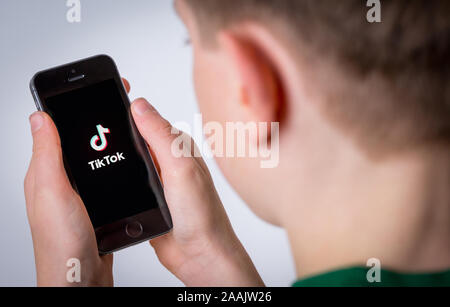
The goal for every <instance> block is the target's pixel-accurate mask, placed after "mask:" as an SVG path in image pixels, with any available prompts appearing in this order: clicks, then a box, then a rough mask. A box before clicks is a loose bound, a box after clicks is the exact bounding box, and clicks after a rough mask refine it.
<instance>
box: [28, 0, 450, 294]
mask: <svg viewBox="0 0 450 307" xmlns="http://www.w3.org/2000/svg"><path fill="white" fill-rule="evenodd" d="M176 9H177V11H178V13H179V15H180V16H181V18H182V19H183V21H184V22H185V24H186V26H187V28H188V30H189V33H190V35H191V40H192V45H193V49H194V58H195V61H194V62H195V64H194V79H195V86H196V92H197V96H198V101H199V105H200V109H201V111H202V114H203V118H204V120H205V121H206V122H210V121H216V122H219V123H221V124H222V126H225V123H226V122H237V121H241V122H256V123H272V122H279V125H280V129H279V135H273V134H272V133H273V131H271V130H267V131H260V133H259V134H258V135H257V136H253V139H251V140H250V141H251V142H252V143H254V144H259V141H260V140H262V139H268V140H274V139H277V141H278V142H279V149H280V157H279V165H278V166H277V167H275V168H272V169H264V168H261V167H260V159H255V158H229V157H227V158H220V157H219V158H217V161H218V164H219V166H220V167H221V169H222V171H223V172H224V174H225V176H226V177H227V179H228V180H229V181H230V183H231V184H232V186H233V187H234V188H235V189H236V191H238V193H239V194H240V195H241V197H242V198H243V199H244V200H245V201H246V203H247V204H248V205H249V206H250V207H251V208H252V210H253V211H254V212H255V213H256V214H257V215H258V216H260V217H261V218H263V219H264V220H266V221H268V222H270V223H273V224H275V225H279V226H280V227H283V228H284V229H286V231H287V234H288V237H289V241H290V244H291V249H292V252H293V254H294V260H295V263H296V269H297V275H298V278H299V281H298V282H297V283H296V285H298V286H302V285H318V284H320V285H370V283H369V279H370V278H367V275H366V273H367V270H368V269H367V268H364V267H365V265H366V263H367V261H368V260H369V259H376V260H379V263H381V267H382V268H383V269H384V270H383V271H382V275H381V285H398V286H405V285H406V286H408V285H450V271H448V270H449V268H450V192H449V189H448V187H449V182H450V155H449V145H450V144H449V143H450V142H449V141H450V97H449V95H450V89H449V87H448V86H447V82H448V80H449V67H450V65H449V58H450V42H449V39H448V38H449V37H450V36H449V34H450V18H449V17H450V4H449V3H448V1H430V0H427V1H426V0H418V1H414V2H413V1H402V0H399V1H385V2H383V3H382V22H381V23H369V22H368V21H367V19H366V11H367V7H365V5H364V4H362V2H361V1H357V0H349V1H342V2H339V4H337V3H334V2H333V3H331V2H329V1H320V0H304V1H296V0H277V1H269V0H266V1H263V0H259V1H257V0H246V1H242V0H241V1H239V0H228V1H222V0H209V1H204V0H179V1H176ZM125 83H126V86H127V87H128V89H129V85H128V83H127V82H125ZM132 111H133V116H134V119H135V121H136V124H137V126H138V128H139V130H140V132H141V134H142V136H143V137H144V139H145V140H146V141H147V142H148V144H149V146H150V148H151V149H152V151H153V153H154V156H155V159H156V160H157V162H158V164H159V168H160V173H161V177H162V181H163V184H164V190H165V194H166V198H167V202H168V204H169V207H170V210H171V213H172V217H173V223H174V229H173V231H172V232H171V233H169V234H167V235H165V236H162V237H159V238H157V239H155V240H152V241H151V244H152V246H153V247H154V248H155V251H156V253H157V255H158V257H159V259H160V261H161V262H162V264H163V265H164V266H166V268H167V269H169V270H170V271H171V272H172V273H173V274H174V275H175V276H177V277H178V278H179V279H180V280H181V281H182V282H184V283H185V284H186V285H188V286H262V285H263V282H262V280H261V278H260V277H259V275H258V273H257V271H256V269H255V267H254V266H253V264H252V262H251V259H250V258H249V257H248V255H247V253H246V252H245V249H244V248H243V246H242V245H241V243H240V242H239V240H238V239H237V237H236V235H235V234H234V232H233V230H232V228H231V225H230V223H229V221H228V218H227V216H226V213H225V211H224V209H223V206H222V204H221V202H220V199H219V197H218V195H217V193H216V192H215V189H214V186H213V183H212V180H211V178H210V175H209V173H208V170H207V168H206V166H205V164H204V162H203V161H202V159H200V158H195V157H181V158H176V157H174V155H173V154H172V152H171V144H172V143H173V142H174V140H175V138H176V137H177V136H176V135H174V134H172V133H171V125H170V124H169V123H168V122H167V121H166V120H164V119H163V118H161V116H160V115H159V114H158V113H157V112H156V111H155V110H154V109H153V108H152V107H151V105H150V104H149V103H148V102H147V101H145V100H144V99H138V100H136V101H135V102H133V105H132ZM30 122H31V127H32V133H33V139H34V150H33V158H32V161H31V165H30V169H29V172H28V174H27V178H26V180H25V194H26V199H27V212H28V217H29V221H30V225H31V230H32V234H33V243H34V248H35V257H36V267H37V278H38V284H39V285H67V281H66V269H67V268H66V266H65V263H66V261H67V260H68V259H70V258H78V259H80V261H81V263H82V266H81V268H82V276H83V279H82V284H83V285H112V283H113V278H112V256H107V257H99V256H98V253H97V248H96V242H95V235H94V231H93V229H92V225H91V224H90V221H89V217H88V215H87V213H86V210H85V208H84V205H83V203H82V201H81V199H80V198H79V196H78V195H77V194H76V193H75V192H74V191H73V190H72V188H71V186H70V183H69V182H68V180H67V176H66V173H65V171H64V167H63V163H62V158H61V149H60V146H59V137H58V134H57V131H56V128H55V126H54V125H53V123H52V122H51V120H50V118H49V117H48V115H46V114H43V113H35V114H33V115H32V116H31V118H30ZM274 143H275V142H274ZM258 146H259V145H258ZM242 174H245V176H242ZM184 195H189V197H185V196H184Z"/></svg>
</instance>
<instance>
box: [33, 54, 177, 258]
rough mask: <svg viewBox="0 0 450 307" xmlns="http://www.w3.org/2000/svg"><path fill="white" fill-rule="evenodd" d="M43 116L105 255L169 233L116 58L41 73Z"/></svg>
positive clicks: (37, 81) (37, 88)
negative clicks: (51, 124)
mask: <svg viewBox="0 0 450 307" xmlns="http://www.w3.org/2000/svg"><path fill="white" fill-rule="evenodd" d="M30 88H31V92H32V95H33V98H34V100H35V103H36V106H37V108H38V110H39V111H43V112H46V113H48V114H49V115H50V117H51V118H52V119H53V121H54V123H55V125H56V127H57V129H58V132H59V135H60V138H61V146H62V151H63V156H64V164H65V169H66V172H67V174H68V177H69V179H70V181H71V184H72V186H73V188H74V189H75V191H77V193H78V194H79V195H80V197H81V199H82V200H83V202H84V204H85V206H86V209H87V212H88V213H89V217H90V219H91V222H92V224H93V226H94V229H95V234H96V237H97V244H98V250H99V253H100V254H108V253H112V252H114V251H117V250H119V249H122V248H125V247H128V246H131V245H134V244H137V243H140V242H143V241H145V240H149V239H151V238H154V237H156V236H159V235H162V234H165V233H167V232H169V231H170V230H171V229H172V219H171V216H170V212H169V209H168V207H167V203H166V201H165V198H164V192H163V188H162V185H161V180H160V178H159V175H158V172H157V171H156V168H155V165H154V163H153V160H152V157H151V155H150V152H149V149H148V147H147V144H146V143H145V141H144V140H143V138H142V137H141V135H140V134H139V132H138V130H137V128H136V125H135V123H134V121H133V117H132V115H131V110H130V101H129V99H128V95H127V93H126V90H125V88H124V85H123V82H122V79H121V78H120V74H119V72H118V70H117V67H116V65H115V63H114V61H113V60H112V59H111V58H110V57H109V56H106V55H98V56H95V57H91V58H88V59H84V60H81V61H77V62H74V63H70V64H66V65H63V66H59V67H56V68H52V69H48V70H45V71H42V72H39V73H37V74H36V75H35V76H34V77H33V79H32V80H31V83H30Z"/></svg>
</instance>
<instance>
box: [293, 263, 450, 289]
mask: <svg viewBox="0 0 450 307" xmlns="http://www.w3.org/2000/svg"><path fill="white" fill-rule="evenodd" d="M369 270H370V267H367V268H363V267H354V268H348V269H342V270H336V271H332V272H328V273H324V274H320V275H316V276H313V277H309V278H306V279H302V280H299V281H297V282H295V283H294V284H293V286H294V287H450V270H449V271H445V272H439V273H429V274H428V273H426V274H404V273H396V272H393V271H388V270H380V282H372V283H371V282H369V281H368V280H367V273H368V271H369Z"/></svg>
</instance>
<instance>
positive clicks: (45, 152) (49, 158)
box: [30, 112, 70, 188]
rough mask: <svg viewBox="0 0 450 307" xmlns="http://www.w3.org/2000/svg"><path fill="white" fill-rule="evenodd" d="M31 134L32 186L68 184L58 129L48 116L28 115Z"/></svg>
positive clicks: (40, 114)
mask: <svg viewBox="0 0 450 307" xmlns="http://www.w3.org/2000/svg"><path fill="white" fill-rule="evenodd" d="M30 125H31V131H32V135H33V156H32V158H31V165H30V170H32V173H33V177H34V180H33V181H34V187H35V188H37V187H45V186H47V187H55V188H56V187H62V186H64V187H65V188H67V187H68V186H70V183H69V180H68V178H67V175H66V171H65V169H64V163H63V158H62V151H61V143H60V138H59V134H58V131H57V129H56V127H55V125H54V124H53V121H52V120H51V118H50V116H48V114H46V113H44V112H36V113H34V114H33V115H31V116H30Z"/></svg>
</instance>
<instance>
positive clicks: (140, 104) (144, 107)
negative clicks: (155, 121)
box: [132, 99, 154, 116]
mask: <svg viewBox="0 0 450 307" xmlns="http://www.w3.org/2000/svg"><path fill="white" fill-rule="evenodd" d="M132 107H133V109H134V111H135V112H136V113H137V114H138V115H140V116H142V115H144V114H145V113H147V112H148V111H152V110H154V108H153V107H152V106H151V105H150V104H149V103H148V102H147V101H146V100H145V99H137V100H135V101H134V102H133V104H132Z"/></svg>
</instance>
